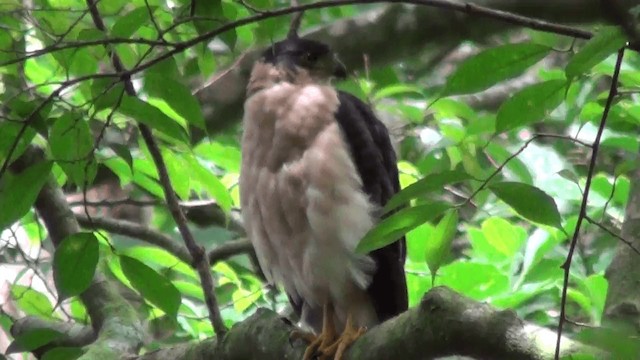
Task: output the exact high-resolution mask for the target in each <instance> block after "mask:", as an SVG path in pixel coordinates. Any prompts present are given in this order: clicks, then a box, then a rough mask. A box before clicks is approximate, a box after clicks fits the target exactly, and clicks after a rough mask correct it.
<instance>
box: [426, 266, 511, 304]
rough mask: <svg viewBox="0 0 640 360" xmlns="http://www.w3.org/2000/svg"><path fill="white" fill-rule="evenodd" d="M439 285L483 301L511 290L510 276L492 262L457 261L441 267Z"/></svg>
mask: <svg viewBox="0 0 640 360" xmlns="http://www.w3.org/2000/svg"><path fill="white" fill-rule="evenodd" d="M438 285H440V286H448V287H450V288H451V289H453V290H455V291H458V292H460V293H462V294H465V296H468V297H471V298H472V299H474V300H478V301H482V300H486V299H487V298H493V297H496V296H498V295H502V294H505V293H508V292H509V277H508V276H507V275H506V274H504V273H503V272H501V271H500V270H499V269H498V268H496V267H495V266H494V265H492V264H478V263H474V262H471V261H468V262H467V261H455V262H453V263H451V264H447V265H445V266H443V267H442V268H441V269H440V275H439V276H438Z"/></svg>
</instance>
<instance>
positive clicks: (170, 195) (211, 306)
mask: <svg viewBox="0 0 640 360" xmlns="http://www.w3.org/2000/svg"><path fill="white" fill-rule="evenodd" d="M95 1H96V0H87V6H88V7H89V11H90V12H91V18H92V19H93V23H94V24H95V26H96V28H98V30H100V31H102V32H106V31H107V28H106V26H105V24H104V22H103V21H102V18H101V16H100V12H99V11H98V8H97V6H96V3H95ZM107 51H108V52H110V57H111V61H112V63H113V67H114V69H115V70H116V71H117V72H120V73H122V72H126V69H125V67H124V65H123V64H122V61H121V60H120V57H119V56H118V54H116V53H115V52H112V51H110V50H109V49H107ZM123 81H124V87H125V90H126V92H127V94H128V95H129V96H136V91H135V88H134V87H133V83H132V82H131V78H130V76H124V77H123ZM138 128H139V129H140V133H141V134H142V138H143V139H144V141H145V144H146V145H147V148H148V150H149V153H150V154H151V157H152V158H153V162H154V164H155V166H156V168H157V170H158V175H159V177H160V184H161V185H162V190H163V191H164V195H165V198H166V200H167V206H168V207H169V211H170V212H171V215H172V217H173V219H174V221H175V222H176V224H177V225H178V230H179V231H180V234H181V235H182V238H183V240H184V242H185V245H186V247H187V250H189V253H190V254H191V257H192V259H193V262H192V266H194V267H195V268H196V271H197V272H198V275H199V277H200V283H201V286H202V291H203V292H204V298H205V304H206V306H207V310H208V311H209V321H210V322H211V325H212V326H213V329H214V331H215V333H216V335H217V336H218V339H221V338H222V337H223V336H224V334H225V333H226V332H227V328H226V326H225V325H224V321H223V320H222V316H221V315H220V308H219V306H218V300H217V298H216V295H215V293H214V284H213V277H212V275H211V267H210V266H209V261H208V258H207V256H206V254H205V250H204V248H203V247H202V246H200V245H198V244H197V243H196V241H195V239H194V238H193V234H192V233H191V231H190V230H189V226H188V225H187V219H186V217H185V215H184V213H183V212H182V209H181V208H180V204H179V203H178V198H177V196H176V194H175V192H174V191H173V186H172V185H171V179H170V178H169V173H168V172H167V167H166V165H165V163H164V160H163V159H162V154H161V153H160V148H159V147H158V144H157V143H156V141H155V139H154V138H153V133H152V132H151V129H150V128H149V127H147V126H146V125H144V124H139V125H138Z"/></svg>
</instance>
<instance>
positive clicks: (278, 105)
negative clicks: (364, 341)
mask: <svg viewBox="0 0 640 360" xmlns="http://www.w3.org/2000/svg"><path fill="white" fill-rule="evenodd" d="M344 77H346V69H345V67H344V65H342V64H341V63H340V62H339V61H338V60H337V58H336V56H335V55H334V53H333V52H332V51H331V49H330V48H329V47H328V46H327V45H325V44H323V43H320V42H317V41H312V40H306V39H301V38H298V37H297V36H293V37H289V38H287V39H285V40H283V41H280V42H277V43H275V44H274V45H273V46H271V47H270V48H268V49H267V50H266V51H264V53H263V54H262V57H261V58H260V59H259V60H258V61H257V62H256V63H255V65H254V67H253V70H252V72H251V78H250V81H249V84H248V87H247V99H246V102H245V104H244V119H243V122H244V134H243V137H242V168H241V173H240V198H241V206H242V214H243V218H244V222H245V227H246V229H247V233H248V236H249V238H250V239H251V241H252V243H253V245H254V247H255V251H256V254H257V257H258V260H259V263H260V267H261V268H262V270H263V272H264V274H265V276H266V278H267V279H268V280H269V281H270V282H274V283H276V284H279V285H280V286H282V288H283V289H284V291H285V292H286V294H287V295H288V297H289V300H290V302H291V304H292V307H293V308H294V310H295V311H296V313H297V314H298V315H299V316H300V320H301V323H302V324H303V327H305V328H306V329H307V330H311V333H308V332H306V333H305V332H298V336H302V337H303V338H305V339H307V340H308V341H310V342H311V343H310V344H309V346H308V347H307V349H306V351H305V355H304V358H305V359H311V358H313V357H314V356H319V358H321V359H329V358H331V356H334V358H335V359H340V358H342V356H343V353H344V351H345V349H346V348H347V347H348V346H349V345H350V344H351V343H352V342H353V341H354V340H355V339H356V338H357V337H358V336H360V335H362V333H363V332H364V331H365V330H366V329H367V328H369V327H372V326H374V325H376V324H378V323H380V322H382V321H384V320H386V319H388V318H390V317H393V316H395V315H397V314H399V313H401V312H403V311H404V310H406V309H407V288H406V282H405V275H404V262H405V240H404V238H401V239H398V241H396V242H394V243H392V244H390V245H387V246H386V247H383V248H381V249H378V250H376V251H373V252H372V253H370V254H358V253H356V252H355V248H356V245H357V244H358V242H359V241H360V240H361V239H362V237H363V236H364V235H365V234H366V233H367V232H368V231H369V230H370V229H371V228H372V227H373V226H374V225H375V223H376V222H377V221H379V217H380V215H379V214H380V213H381V208H382V207H383V206H384V205H385V203H386V202H387V201H388V200H389V198H390V197H391V196H392V195H393V194H395V193H396V192H398V191H399V181H398V168H397V164H396V155H395V153H394V150H393V148H392V145H391V141H390V138H389V134H388V131H387V129H386V127H385V126H384V124H383V123H382V122H381V121H380V120H378V119H377V118H376V116H375V114H374V113H373V111H372V110H371V108H370V107H369V106H368V105H367V104H365V103H364V102H362V101H361V100H359V99H358V98H357V97H355V96H353V95H351V94H348V93H345V92H342V91H338V90H336V89H335V88H334V87H332V85H331V80H332V79H333V78H344ZM300 334H306V335H300Z"/></svg>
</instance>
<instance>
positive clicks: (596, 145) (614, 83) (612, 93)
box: [555, 48, 624, 360]
mask: <svg viewBox="0 0 640 360" xmlns="http://www.w3.org/2000/svg"><path fill="white" fill-rule="evenodd" d="M623 57H624V48H622V49H620V50H619V51H618V58H617V59H616V65H615V68H614V70H613V76H612V78H611V88H610V90H609V96H608V97H607V102H606V104H605V106H604V111H603V112H602V119H601V120H600V125H599V126H598V131H597V132H596V138H595V139H594V140H593V145H592V146H591V159H590V161H589V168H588V170H587V180H586V182H585V185H584V195H582V203H581V204H580V214H579V215H578V219H577V220H576V227H575V230H574V231H573V237H572V239H571V243H570V245H569V252H568V253H567V258H566V260H565V262H564V263H563V264H562V269H563V270H564V280H563V286H562V298H561V300H560V319H559V321H558V338H557V343H556V353H555V360H558V359H560V342H561V341H562V328H563V325H564V322H565V319H566V307H567V293H568V291H569V277H570V276H571V271H570V270H571V260H572V258H573V253H574V251H575V249H576V244H577V243H578V236H579V235H580V227H581V225H582V221H583V220H584V219H585V218H586V217H587V204H588V203H589V191H590V190H591V181H592V180H593V175H594V173H595V169H596V160H597V158H598V150H599V149H600V139H601V138H602V133H603V132H604V128H605V125H606V123H607V116H608V115H609V110H610V109H611V105H612V104H613V100H614V99H615V97H616V95H617V91H618V76H619V75H620V67H621V66H622V58H623Z"/></svg>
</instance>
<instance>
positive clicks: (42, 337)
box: [7, 328, 62, 353]
mask: <svg viewBox="0 0 640 360" xmlns="http://www.w3.org/2000/svg"><path fill="white" fill-rule="evenodd" d="M61 337H62V334H61V333H59V332H57V331H55V330H53V329H46V328H44V329H33V330H28V331H26V332H25V333H23V334H20V335H19V336H18V337H17V338H16V339H15V340H14V341H13V342H12V343H11V346H10V347H9V349H7V353H11V352H24V351H32V350H35V349H37V348H40V347H42V346H45V345H47V344H48V343H50V342H52V341H54V340H57V339H59V338H61Z"/></svg>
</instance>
